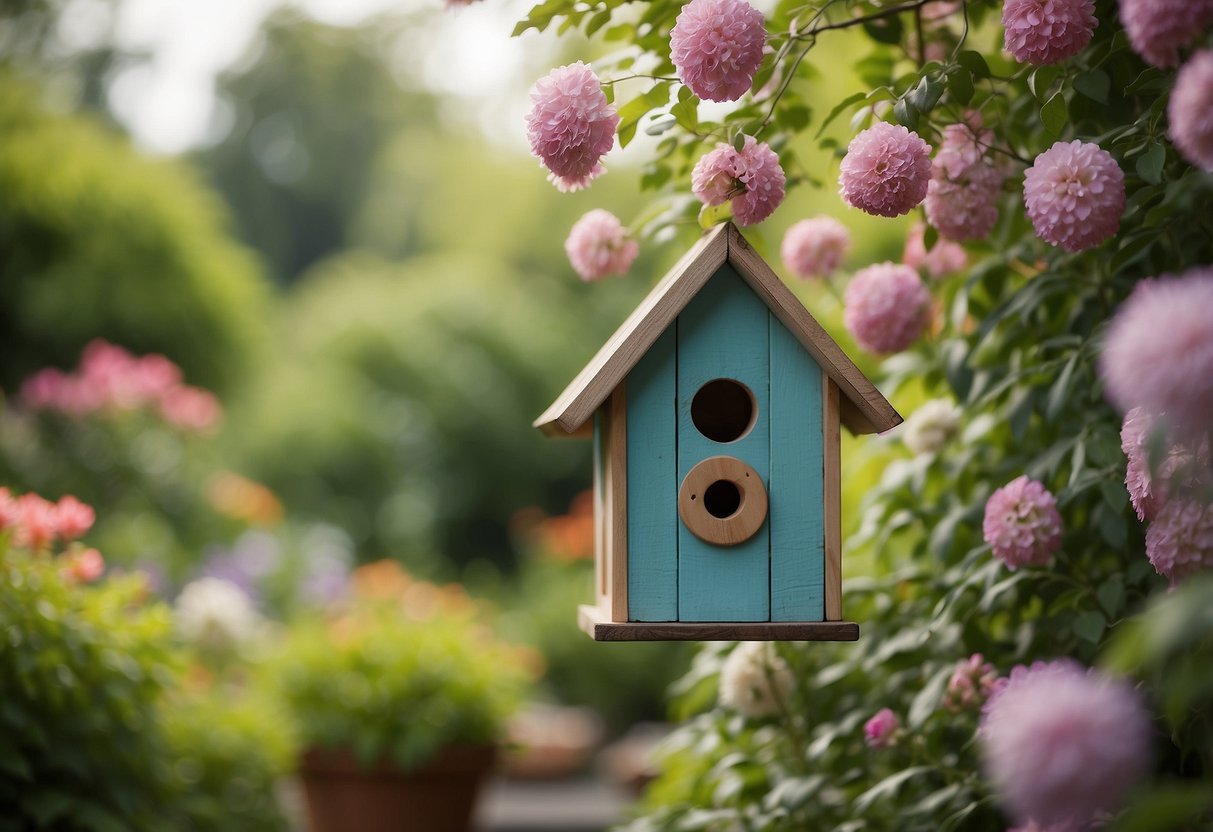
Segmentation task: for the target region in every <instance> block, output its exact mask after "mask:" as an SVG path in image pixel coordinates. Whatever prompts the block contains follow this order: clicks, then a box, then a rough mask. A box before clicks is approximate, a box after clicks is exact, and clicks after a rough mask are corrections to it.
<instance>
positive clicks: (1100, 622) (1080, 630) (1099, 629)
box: [1074, 610, 1106, 643]
mask: <svg viewBox="0 0 1213 832" xmlns="http://www.w3.org/2000/svg"><path fill="white" fill-rule="evenodd" d="M1105 625H1106V622H1105V620H1104V617H1103V615H1102V614H1101V613H1098V612H1095V611H1094V610H1088V611H1087V612H1084V613H1083V614H1082V615H1080V616H1078V617H1077V618H1075V619H1074V632H1075V633H1076V634H1077V635H1078V637H1079V638H1083V639H1086V640H1087V641H1089V642H1092V643H1095V642H1098V641H1099V640H1100V639H1101V638H1102V637H1103V632H1104V629H1105Z"/></svg>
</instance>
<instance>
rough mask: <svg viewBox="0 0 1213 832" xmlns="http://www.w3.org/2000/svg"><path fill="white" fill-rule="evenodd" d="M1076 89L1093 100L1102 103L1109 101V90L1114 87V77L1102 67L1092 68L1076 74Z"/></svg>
mask: <svg viewBox="0 0 1213 832" xmlns="http://www.w3.org/2000/svg"><path fill="white" fill-rule="evenodd" d="M1073 83H1074V89H1076V90H1078V92H1080V93H1082V94H1083V95H1085V96H1086V97H1087V98H1089V99H1091V100H1092V101H1098V102H1099V103H1100V104H1107V103H1108V91H1109V90H1110V89H1111V88H1112V79H1111V78H1109V77H1108V73H1106V72H1104V71H1103V70H1100V69H1090V70H1087V71H1086V72H1081V73H1079V74H1078V75H1076V76H1074V82H1073Z"/></svg>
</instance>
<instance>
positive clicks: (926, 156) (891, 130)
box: [838, 121, 931, 217]
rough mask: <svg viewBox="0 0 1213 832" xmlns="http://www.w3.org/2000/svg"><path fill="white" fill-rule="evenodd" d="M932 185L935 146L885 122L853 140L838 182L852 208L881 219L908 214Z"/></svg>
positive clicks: (843, 195)
mask: <svg viewBox="0 0 1213 832" xmlns="http://www.w3.org/2000/svg"><path fill="white" fill-rule="evenodd" d="M930 181H931V146H930V145H929V144H927V143H926V142H924V141H923V140H922V139H921V138H920V137H919V136H918V134H917V133H912V132H910V131H909V130H907V129H906V128H904V127H902V126H901V125H900V124H889V123H888V122H885V121H879V122H877V123H876V124H874V125H872V126H871V127H869V128H868V129H867V130H864V131H863V132H862V133H859V134H858V135H857V136H855V138H853V139H851V143H850V144H849V145H848V146H847V155H846V156H845V157H844V158H843V160H842V170H841V174H840V175H839V178H838V184H839V192H840V193H841V194H842V198H843V199H844V200H845V201H846V202H847V204H848V205H851V206H853V207H855V208H858V209H859V210H860V211H863V212H864V213H867V214H873V215H875V216H878V217H900V216H901V215H902V214H908V213H909V212H910V211H911V210H913V209H914V207H915V206H916V205H918V204H919V203H920V202H922V200H923V198H924V197H925V196H926V195H927V183H928V182H930Z"/></svg>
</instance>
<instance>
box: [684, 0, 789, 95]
mask: <svg viewBox="0 0 1213 832" xmlns="http://www.w3.org/2000/svg"><path fill="white" fill-rule="evenodd" d="M766 42H767V32H766V28H765V24H764V22H763V19H762V13H761V12H759V11H758V10H757V9H755V8H754V7H753V6H751V5H750V4H749V3H747V2H745V0H691V2H689V3H687V4H686V5H685V6H683V7H682V11H681V12H679V14H678V20H677V21H676V22H675V23H674V28H673V29H672V30H671V31H670V58H671V59H672V60H673V61H674V67H675V68H676V69H677V70H678V77H679V78H681V79H682V82H683V83H684V84H686V85H687V86H688V87H690V88H691V92H693V93H695V95H697V96H699V97H700V98H702V99H705V100H707V101H736V100H737V99H738V98H741V96H743V95H745V94H746V93H747V92H749V89H750V86H751V85H752V84H753V83H754V73H755V72H757V71H758V66H759V64H761V63H762V50H763V47H764V46H766Z"/></svg>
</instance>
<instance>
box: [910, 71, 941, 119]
mask: <svg viewBox="0 0 1213 832" xmlns="http://www.w3.org/2000/svg"><path fill="white" fill-rule="evenodd" d="M942 95H943V84H941V83H939V82H938V81H934V80H932V79H930V78H925V77H924V78H923V79H922V80H921V81H919V82H918V85H917V86H916V87H914V90H913V92H911V93H910V94H909V95H908V96H907V97H908V98H909V99H910V102H911V103H912V104H913V105H914V107H915V108H916V109H917V110H918V112H920V113H929V112H931V109H932V108H933V107H934V106H935V105H936V104H938V103H939V98H940V96H942Z"/></svg>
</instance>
